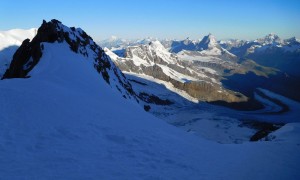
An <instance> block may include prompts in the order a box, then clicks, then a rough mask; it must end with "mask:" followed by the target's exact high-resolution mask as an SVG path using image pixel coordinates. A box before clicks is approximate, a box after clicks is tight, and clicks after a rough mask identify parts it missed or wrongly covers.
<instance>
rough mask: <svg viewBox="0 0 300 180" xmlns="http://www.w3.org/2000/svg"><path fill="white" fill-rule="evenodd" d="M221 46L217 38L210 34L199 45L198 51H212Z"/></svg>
mask: <svg viewBox="0 0 300 180" xmlns="http://www.w3.org/2000/svg"><path fill="white" fill-rule="evenodd" d="M217 46H219V44H218V42H217V40H216V38H215V36H213V35H212V34H211V33H209V34H208V35H207V36H204V37H203V39H202V40H201V41H200V42H199V43H198V44H197V47H198V50H201V49H204V50H205V49H212V48H214V47H217Z"/></svg>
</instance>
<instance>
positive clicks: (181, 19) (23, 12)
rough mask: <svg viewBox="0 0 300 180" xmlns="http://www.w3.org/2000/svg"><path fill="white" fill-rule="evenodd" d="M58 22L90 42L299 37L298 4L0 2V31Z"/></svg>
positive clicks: (237, 0)
mask: <svg viewBox="0 0 300 180" xmlns="http://www.w3.org/2000/svg"><path fill="white" fill-rule="evenodd" d="M53 18H55V19H58V20H60V21H62V22H63V23H64V24H65V25H67V26H75V27H81V28H82V29H84V30H85V31H86V32H87V33H88V34H90V35H91V36H92V37H93V38H94V39H96V40H99V39H105V38H108V37H110V36H111V35H116V36H118V37H122V38H142V37H149V36H151V37H158V38H178V39H183V38H186V37H190V38H193V39H198V38H202V37H203V36H204V35H206V34H208V33H212V34H214V35H215V36H216V37H217V39H227V38H239V39H256V38H258V37H263V36H265V35H266V34H268V33H271V32H273V33H276V34H278V35H279V36H280V37H282V38H288V37H292V36H296V37H297V38H300V1H299V0H251V1H249V0H245V1H243V0H181V1H179V0H105V1H101V0H85V1H81V0H52V1H42V0H1V3H0V30H8V29H13V28H23V29H27V28H31V27H39V26H40V24H41V23H42V20H43V19H45V20H47V21H48V20H51V19H53Z"/></svg>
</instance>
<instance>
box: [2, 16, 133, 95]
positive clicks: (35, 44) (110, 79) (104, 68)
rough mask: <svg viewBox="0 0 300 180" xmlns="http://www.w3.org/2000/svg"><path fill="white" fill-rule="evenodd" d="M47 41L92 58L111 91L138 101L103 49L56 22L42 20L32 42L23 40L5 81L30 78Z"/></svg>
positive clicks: (5, 76)
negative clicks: (116, 91)
mask: <svg viewBox="0 0 300 180" xmlns="http://www.w3.org/2000/svg"><path fill="white" fill-rule="evenodd" d="M47 42H49V43H54V42H58V43H63V42H66V43H67V44H68V45H69V47H70V49H71V50H72V51H73V52H75V53H78V54H81V55H82V56H83V57H85V58H91V59H92V61H93V66H94V68H95V69H96V70H97V71H98V72H99V73H100V74H101V76H102V78H103V79H104V80H105V81H106V82H107V83H108V84H109V85H110V86H111V87H112V88H116V89H117V90H118V91H120V92H121V94H122V95H123V97H124V98H129V99H132V98H133V99H136V100H137V96H136V95H135V93H134V91H133V90H132V87H131V84H130V82H129V81H127V79H126V78H125V76H124V74H123V73H122V72H121V71H120V70H119V69H118V68H117V67H116V66H115V65H114V63H113V62H112V61H111V59H110V57H109V56H107V55H106V54H105V52H104V50H103V49H102V48H100V47H99V46H98V45H97V44H96V43H95V42H94V41H93V39H92V38H91V37H90V36H88V35H87V34H86V33H85V32H84V31H83V30H82V29H80V28H77V29H76V28H74V27H71V28H69V27H67V26H65V25H63V24H62V23H61V22H59V21H57V20H51V21H50V22H46V21H43V24H42V25H41V27H40V28H39V29H38V31H37V35H36V36H35V37H34V38H33V39H32V41H31V42H30V40H29V39H26V40H24V41H23V43H22V45H21V46H20V48H19V49H18V50H17V51H16V53H15V55H14V57H13V60H12V62H11V64H10V67H9V68H8V69H7V70H6V72H5V74H4V75H3V77H2V79H7V78H25V77H28V76H27V75H28V73H29V72H30V71H31V70H32V69H33V68H34V67H35V66H36V65H37V64H38V63H39V60H40V58H41V57H42V55H43V48H44V45H43V43H47Z"/></svg>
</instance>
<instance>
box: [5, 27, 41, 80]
mask: <svg viewBox="0 0 300 180" xmlns="http://www.w3.org/2000/svg"><path fill="white" fill-rule="evenodd" d="M36 32H37V29H36V28H32V29H28V30H23V29H12V30H9V31H0V78H1V77H2V75H3V74H4V72H5V70H6V69H7V68H8V67H9V64H10V61H11V60H12V56H13V54H14V53H15V51H16V50H17V48H18V47H19V46H20V45H21V44H22V42H23V41H24V40H25V39H27V38H29V39H32V38H33V37H34V36H35V35H36Z"/></svg>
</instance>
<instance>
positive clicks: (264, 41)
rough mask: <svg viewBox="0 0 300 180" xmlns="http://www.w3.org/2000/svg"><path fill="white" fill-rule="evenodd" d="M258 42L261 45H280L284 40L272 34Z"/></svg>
mask: <svg viewBox="0 0 300 180" xmlns="http://www.w3.org/2000/svg"><path fill="white" fill-rule="evenodd" d="M256 42H258V43H261V44H262V45H268V44H280V43H282V40H281V39H280V38H279V36H278V35H276V34H274V33H270V34H268V35H266V36H265V37H264V38H260V39H257V40H256Z"/></svg>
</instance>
